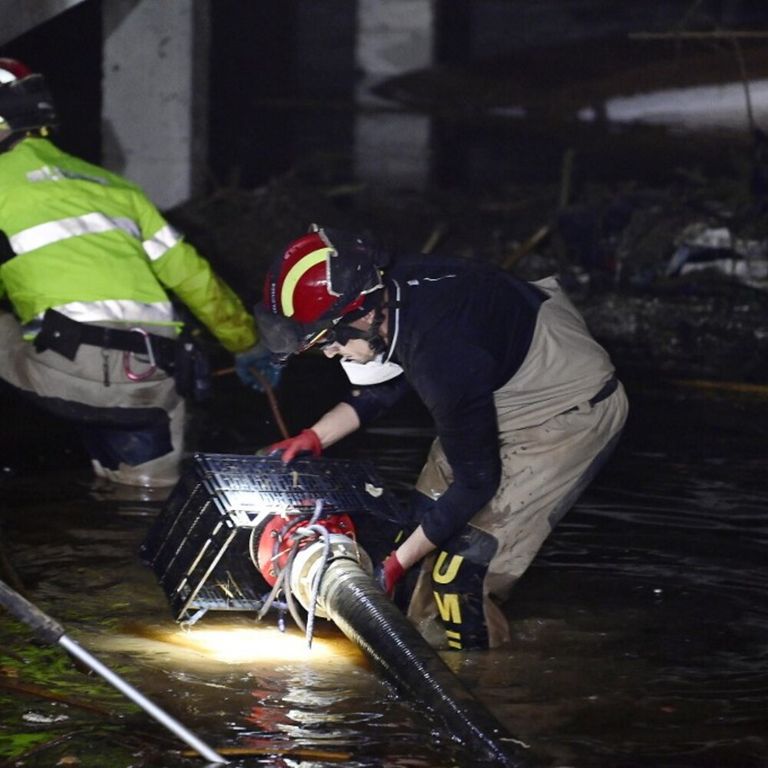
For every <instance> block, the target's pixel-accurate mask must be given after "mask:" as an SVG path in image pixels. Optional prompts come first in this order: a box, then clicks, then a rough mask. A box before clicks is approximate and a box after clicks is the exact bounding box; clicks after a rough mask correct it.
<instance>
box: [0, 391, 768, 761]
mask: <svg viewBox="0 0 768 768" xmlns="http://www.w3.org/2000/svg"><path fill="white" fill-rule="evenodd" d="M630 394H632V393H631V392H630ZM632 402H633V411H632V417H631V420H630V424H629V427H628V430H627V433H626V434H625V437H624V440H623V442H622V444H621V446H620V448H619V450H618V452H617V454H616V455H615V457H614V459H613V460H612V462H611V463H610V465H609V466H608V467H607V468H606V470H605V471H604V472H603V474H602V475H601V476H600V477H599V478H598V480H597V481H596V483H595V484H594V485H593V487H592V488H590V489H589V490H588V492H587V493H586V494H585V496H584V497H583V498H582V500H581V501H580V502H579V504H578V505H577V507H576V508H575V509H574V510H572V511H571V512H570V513H569V514H568V515H567V516H566V517H565V519H564V521H563V522H562V523H561V525H560V527H559V528H558V529H557V530H556V531H555V532H554V533H553V535H552V536H551V537H550V539H549V541H548V542H547V544H546V545H545V547H544V549H543V550H542V552H541V553H540V556H539V558H538V559H537V561H536V562H535V564H534V565H533V566H532V567H531V569H530V570H529V572H528V573H527V574H526V576H525V578H524V579H523V580H521V582H520V583H519V584H518V586H517V587H516V589H515V592H514V595H513V598H512V600H511V601H510V603H509V604H508V606H507V611H508V614H509V616H510V618H511V620H512V625H513V640H512V643H511V644H510V646H509V647H506V648H503V649H497V650H495V651H492V652H484V653H478V652H475V653H470V654H464V655H456V654H451V655H446V656H445V659H446V662H447V663H448V665H449V666H450V667H451V668H452V669H453V670H454V671H455V672H456V674H458V675H459V676H460V677H461V678H462V679H463V680H465V682H466V683H467V684H468V685H469V686H470V688H471V689H472V690H473V691H474V692H475V694H476V695H477V696H478V698H480V699H482V701H483V702H484V703H486V704H487V705H488V707H489V708H491V709H492V711H493V712H494V713H495V714H496V715H497V716H498V717H499V719H500V720H502V722H504V724H505V725H507V727H508V729H509V730H510V731H511V732H512V733H513V734H515V736H517V737H518V738H520V739H521V740H522V741H524V742H525V743H527V744H529V745H531V749H530V750H529V751H530V755H531V764H532V765H541V766H570V765H573V766H579V768H582V767H584V768H592V767H593V766H594V767H595V768H597V767H598V766H599V767H600V768H608V767H609V766H610V767H611V768H614V767H615V766H622V767H624V766H628V767H631V766H638V767H639V766H653V768H659V767H660V766H681V767H683V766H684V767H685V768H694V767H695V768H707V767H708V766H712V767H713V768H714V766H718V767H719V766H740V768H750V766H764V765H766V764H768V742H767V741H766V737H765V735H764V734H765V733H768V727H766V726H767V725H768V723H767V722H766V715H765V712H766V711H767V710H766V705H767V704H768V664H767V663H766V661H767V660H768V600H766V587H767V586H768V583H767V582H768V576H767V575H766V571H765V562H766V543H767V542H766V539H767V538H768V513H767V512H766V508H767V507H768V505H767V504H766V502H767V501H768V479H766V478H767V477H768V473H766V471H765V469H766V467H765V464H766V462H765V458H764V455H765V454H764V445H765V440H764V438H765V435H764V433H763V431H762V428H761V426H760V424H761V423H762V417H763V411H764V407H765V406H764V403H762V402H759V401H736V402H734V401H718V400H706V399H703V398H702V399H686V398H684V397H677V398H676V399H674V400H673V401H672V402H669V400H662V399H657V398H656V397H654V396H650V395H646V396H644V395H643V394H642V393H639V394H638V393H636V394H635V396H634V397H633V398H632ZM430 434H431V433H430V431H429V429H426V428H424V427H423V426H419V425H418V424H417V425H414V424H412V423H409V421H408V416H407V415H404V416H403V415H401V416H400V417H398V418H396V419H394V420H393V421H391V422H389V423H387V424H383V425H381V426H380V427H379V428H378V429H377V430H374V431H372V434H370V435H369V436H367V437H365V438H363V439H360V440H358V442H357V443H356V444H355V445H354V451H355V455H360V456H362V457H364V458H370V459H372V460H373V461H375V463H376V464H377V466H378V467H379V469H380V471H381V472H382V474H383V475H384V476H385V479H386V480H387V481H388V482H389V483H391V484H392V485H393V487H396V489H405V488H406V487H407V486H408V485H409V484H410V483H411V482H412V480H413V478H414V476H415V473H416V472H417V471H418V468H419V466H420V462H421V460H422V457H423V455H424V452H425V451H426V448H427V446H428V444H429V440H430ZM403 436H405V437H406V440H405V441H403ZM403 442H405V449H403V445H402V443H403ZM51 480H52V478H46V477H40V478H36V479H35V483H37V484H38V485H37V487H38V488H41V487H42V485H41V484H42V483H45V482H50V481H51ZM58 481H59V482H63V483H64V485H65V486H66V483H67V480H66V479H64V480H63V481H62V479H61V478H59V479H58ZM69 483H70V485H69V486H66V488H68V489H69V490H66V489H65V490H64V491H63V492H59V493H58V500H57V499H56V498H54V496H56V494H54V493H52V492H43V493H39V494H38V495H37V497H34V496H33V495H30V494H29V493H28V492H26V493H22V492H21V491H12V494H11V496H12V497H11V499H10V502H9V504H8V507H7V509H6V510H5V512H4V515H3V520H4V522H3V534H4V541H5V547H6V549H7V554H8V555H9V556H10V558H11V560H12V562H13V564H14V567H15V568H16V570H17V571H18V573H19V574H20V575H21V577H22V578H23V580H24V582H25V583H26V584H27V585H28V588H29V590H30V596H31V597H32V598H33V599H35V600H36V601H37V602H39V604H40V605H41V607H43V608H44V609H45V610H46V611H47V612H49V613H50V614H51V615H52V616H53V617H54V618H56V619H58V620H60V621H61V622H62V623H63V624H64V625H65V627H66V628H67V630H68V632H70V633H71V635H72V636H73V637H74V638H75V639H77V640H78V641H79V642H81V643H82V644H83V645H84V646H86V647H87V648H89V649H90V650H92V651H93V652H94V653H96V654H97V655H98V656H99V658H101V659H102V660H104V661H105V662H106V663H108V664H110V665H114V667H116V668H117V669H118V670H119V671H120V673H121V674H123V675H125V676H126V678H127V679H128V680H129V681H130V682H132V683H133V684H134V685H135V686H136V687H137V688H139V689H140V690H142V692H144V693H146V694H147V695H149V696H150V697H152V698H153V699H155V700H156V701H157V702H158V703H159V704H160V705H161V706H163V707H164V708H167V709H168V710H169V711H170V712H172V713H173V714H174V715H175V716H176V717H178V718H179V719H180V720H181V721H182V722H183V723H184V724H185V725H187V726H188V727H190V728H191V729H192V730H193V731H195V732H196V733H198V735H200V736H201V737H203V738H205V739H206V740H207V741H209V742H210V743H212V744H213V745H214V746H216V747H237V748H239V749H241V751H246V752H247V751H249V750H250V754H249V755H243V754H240V755H238V756H233V758H232V759H233V761H234V764H235V765H242V766H255V765H260V766H266V765H269V766H287V765H303V766H310V765H311V766H325V765H338V764H344V765H351V766H374V765H376V766H403V767H404V766H416V765H421V766H441V767H442V766H447V765H452V764H455V765H468V764H470V762H472V761H470V762H467V760H468V758H467V755H466V754H465V753H463V752H462V750H461V746H460V745H457V744H455V743H453V742H451V740H450V738H448V737H447V735H446V734H439V733H437V732H436V728H435V724H434V723H433V722H431V721H430V720H429V719H428V718H427V717H425V715H424V713H423V712H420V711H419V707H418V706H417V705H414V704H412V703H410V702H408V701H407V700H404V699H403V698H401V697H398V696H397V694H396V692H395V691H394V690H393V689H392V688H391V687H390V686H389V685H388V684H387V683H385V682H383V681H382V680H381V679H380V678H379V677H378V676H377V675H376V674H375V672H374V671H373V670H372V669H371V668H370V666H369V664H368V662H367V661H366V660H365V659H364V658H363V656H362V654H361V653H360V652H359V651H357V649H355V648H353V647H352V646H351V645H350V644H349V643H348V642H347V641H346V640H345V639H344V638H342V637H340V636H339V635H338V633H336V631H335V630H334V629H333V628H332V627H327V626H322V625H321V627H320V629H319V632H320V640H319V641H318V647H321V646H322V647H324V648H325V649H326V650H327V651H328V652H329V655H326V656H324V657H323V658H322V659H321V658H319V655H316V656H314V657H312V658H307V656H306V654H305V653H304V652H303V651H302V652H298V653H297V654H296V656H295V657H292V658H291V657H289V656H285V657H281V658H280V659H275V658H266V652H265V653H264V655H263V656H264V657H263V658H259V652H258V651H259V648H258V643H259V642H260V641H259V639H258V637H259V632H262V633H263V639H264V642H265V643H266V637H267V636H272V635H273V634H274V630H273V629H272V628H271V627H269V628H264V629H257V630H255V633H256V634H255V636H254V644H255V645H256V646H257V647H256V648H255V651H256V653H255V656H254V657H251V658H249V659H247V660H243V659H240V660H237V659H235V660H232V659H230V660H229V663H224V662H223V661H221V660H215V659H211V658H208V657H206V656H204V655H202V654H201V653H199V652H197V651H195V650H192V649H190V648H186V647H183V646H182V645H180V644H179V643H178V642H173V641H171V640H169V634H168V633H172V632H175V631H176V628H175V625H174V622H173V621H172V619H171V616H170V612H169V609H168V606H167V604H166V602H165V598H164V596H163V594H162V592H161V590H160V589H159V587H158V586H157V584H156V582H155V580H154V577H153V575H152V574H151V573H150V572H149V571H148V569H147V568H145V567H144V566H143V565H141V563H140V562H139V560H138V558H137V555H136V553H137V549H138V545H139V544H140V542H141V540H142V539H143V536H144V533H145V531H146V529H147V526H148V524H149V521H150V518H149V517H147V516H142V515H141V514H136V507H133V508H131V507H130V506H128V505H123V506H122V507H121V506H120V505H119V504H117V505H114V504H113V505H112V506H111V507H110V506H109V505H106V506H105V505H104V504H103V503H101V504H99V503H95V502H90V501H88V500H87V499H84V498H83V494H82V492H80V491H77V490H74V489H72V487H71V485H72V479H71V478H70V479H69ZM26 490H27V491H29V489H28V488H27V489H26ZM131 510H133V511H131ZM124 512H125V514H124ZM43 521H44V524H41V523H42V522H43ZM226 621H232V619H231V618H227V619H226ZM222 623H225V620H224V619H223V618H220V617H211V618H210V619H208V618H206V619H204V620H203V622H202V623H201V625H200V629H201V630H203V629H206V628H208V627H213V626H214V625H218V624H222ZM236 623H237V624H238V626H247V627H248V628H250V629H252V619H251V617H247V616H246V617H238V618H237V619H236ZM194 631H195V630H194V629H193V630H192V632H193V633H194ZM289 636H290V637H291V639H301V635H300V634H299V633H298V631H294V630H291V631H290V632H289ZM294 636H295V637H294ZM0 640H1V641H2V647H3V648H4V649H6V651H5V652H6V653H7V654H12V655H10V656H4V657H2V659H3V664H2V667H3V674H5V675H7V674H9V673H10V672H9V670H11V667H13V664H12V660H13V658H14V656H15V657H21V658H23V657H24V656H25V654H26V653H28V652H29V644H28V643H29V638H28V636H27V635H26V634H25V633H23V632H19V630H18V626H17V625H15V624H14V623H13V622H12V621H10V620H9V619H8V618H7V617H0ZM286 645H287V643H286ZM52 653H55V652H52ZM9 658H10V659H11V661H7V659H9ZM65 666H66V665H65ZM14 669H15V670H16V671H15V673H14V674H18V675H19V676H21V677H23V676H25V675H27V674H28V672H27V671H26V670H25V666H24V664H21V665H19V664H16V666H15V667H14ZM36 674H41V673H40V672H39V670H38V671H37V673H36ZM56 674H57V675H58V677H57V678H56V680H55V681H54V680H50V681H49V684H50V685H53V684H54V683H56V684H57V685H62V686H63V688H64V689H65V690H66V687H67V685H68V684H70V683H71V682H73V681H75V680H77V679H79V678H80V677H81V675H80V673H78V672H76V671H75V670H70V671H64V672H62V671H61V670H59V671H57V673H56ZM42 676H43V677H45V675H44V671H43V673H42ZM103 700H104V701H105V702H107V704H108V707H109V708H110V709H113V710H114V709H115V708H116V709H117V710H118V711H120V712H124V711H126V709H128V710H130V708H126V707H125V706H122V707H120V705H118V704H117V703H116V702H115V697H114V695H112V694H106V693H105V694H104V695H103ZM29 711H35V712H42V713H44V714H45V713H48V714H51V713H56V714H62V713H63V714H65V715H66V716H67V717H69V718H70V720H69V722H68V723H66V724H65V725H64V726H61V727H62V729H65V726H66V727H68V728H69V729H70V730H72V731H74V733H73V735H72V736H71V737H70V738H69V739H68V740H67V742H66V749H65V751H64V752H63V753H61V754H64V753H67V754H80V755H81V756H82V758H83V763H82V764H83V765H89V764H91V763H89V762H88V760H87V757H88V754H89V749H90V750H93V749H94V746H93V745H94V743H98V741H99V739H98V738H94V736H93V731H89V732H88V733H86V732H85V731H83V730H82V723H83V718H84V717H85V716H84V715H82V714H81V713H77V714H75V713H74V712H73V711H72V709H71V708H70V707H68V706H66V705H62V704H53V703H51V702H48V701H44V700H36V699H34V698H31V699H30V698H27V697H24V696H20V695H18V694H15V695H13V694H7V693H6V692H4V691H3V690H0V714H2V716H3V717H2V721H3V723H7V724H10V727H13V728H16V729H24V728H31V727H32V726H31V725H30V724H29V723H28V722H27V721H25V720H24V719H23V715H24V713H26V712H29ZM102 721H103V718H102V720H98V719H97V720H96V721H94V723H90V726H92V727H93V728H95V729H96V732H97V733H102V738H105V739H106V737H105V736H104V734H105V733H106V734H108V733H109V732H108V731H105V730H104V729H106V728H107V727H108V725H107V724H105V722H102ZM106 722H108V721H106ZM137 723H141V730H142V731H144V732H146V733H148V734H150V735H151V736H152V738H155V739H156V740H157V741H158V742H160V743H162V744H163V745H164V748H165V749H166V750H167V749H169V748H174V747H178V746H179V745H176V744H175V743H174V741H173V739H172V738H169V737H168V736H167V735H165V734H162V732H161V729H160V727H159V726H156V725H154V724H152V723H147V722H146V718H144V717H142V716H141V715H138V714H137V715H131V716H129V717H126V716H125V715H122V716H118V717H117V719H116V720H115V721H112V725H111V726H109V727H113V728H117V732H118V735H121V734H122V732H123V731H125V732H126V733H127V732H129V731H131V730H132V729H135V728H136V724H137ZM46 727H47V728H48V729H49V731H51V732H52V733H53V732H55V727H54V726H52V725H48V726H46ZM5 728H6V730H2V729H0V748H2V745H3V744H4V741H3V737H4V736H5V735H6V734H7V728H8V726H5ZM78 729H80V730H78ZM113 741H114V742H115V743H116V744H117V745H118V746H114V750H116V751H115V752H114V753H112V752H110V753H108V754H107V753H106V752H105V748H104V747H103V746H102V748H101V763H100V764H101V765H102V766H104V767H105V768H109V766H112V765H114V766H119V765H128V764H129V763H130V761H131V760H133V761H134V762H133V764H134V765H139V764H141V763H138V762H136V758H135V756H134V757H133V758H129V752H130V750H128V748H127V747H126V748H119V743H120V738H116V739H114V740H113ZM298 748H300V749H303V750H305V755H309V754H310V752H311V755H312V757H300V756H295V757H290V756H281V757H277V756H274V755H276V754H278V753H283V752H289V751H290V750H291V749H298ZM270 753H272V755H273V756H270ZM52 754H53V750H49V751H48V752H42V753H40V756H39V758H34V757H32V758H30V759H29V760H28V761H27V762H25V765H28V766H34V765H52V764H55V762H56V761H55V760H54V761H53V762H50V759H51V755H52ZM134 754H135V745H134ZM94 759H95V758H94ZM36 760H37V762H36ZM164 760H165V763H164V764H166V765H176V764H178V765H184V764H186V762H185V759H183V758H178V759H177V758H174V757H173V756H172V755H169V756H168V757H167V758H164ZM121 761H122V762H121ZM94 764H99V763H98V762H97V763H94Z"/></svg>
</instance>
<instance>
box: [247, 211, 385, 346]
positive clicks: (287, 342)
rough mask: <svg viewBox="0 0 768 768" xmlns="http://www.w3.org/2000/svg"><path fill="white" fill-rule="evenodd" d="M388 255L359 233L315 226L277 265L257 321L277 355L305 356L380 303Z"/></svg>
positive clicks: (265, 339) (270, 272)
mask: <svg viewBox="0 0 768 768" xmlns="http://www.w3.org/2000/svg"><path fill="white" fill-rule="evenodd" d="M386 262H387V258H386V254H385V253H384V252H383V251H381V250H380V249H379V248H378V247H377V246H376V245H375V244H374V243H373V242H372V241H371V240H369V239H367V238H365V237H362V236H360V235H355V234H350V233H348V232H342V231H339V230H335V229H327V228H321V227H318V226H317V225H312V228H311V229H310V231H309V232H308V233H307V234H306V235H303V236H302V237H299V238H297V239H296V240H294V241H292V242H291V243H290V244H289V245H288V247H287V248H286V249H285V251H284V252H283V253H282V254H281V255H280V256H279V257H278V258H277V259H276V260H275V261H274V263H273V264H272V266H271V268H270V270H269V272H268V273H267V277H266V280H265V282H264V298H263V301H262V303H261V304H260V305H259V306H258V307H257V308H256V320H257V322H258V324H259V328H260V330H261V334H262V337H263V340H264V343H265V344H266V346H267V347H268V348H269V349H270V351H271V352H273V353H274V354H276V355H279V356H281V357H287V356H288V355H292V354H295V353H297V352H302V351H304V350H305V349H308V348H309V347H311V346H312V345H313V344H316V343H318V342H321V341H322V340H323V338H324V337H325V336H327V334H328V332H329V331H331V330H332V329H334V328H337V327H338V326H340V325H343V324H346V323H349V322H352V321H353V320H355V319H357V318H358V317H362V316H363V315H365V314H366V313H367V312H369V311H370V310H371V309H373V308H374V307H377V306H379V305H380V303H381V297H382V294H383V291H382V288H383V283H382V268H383V267H384V266H385V265H386Z"/></svg>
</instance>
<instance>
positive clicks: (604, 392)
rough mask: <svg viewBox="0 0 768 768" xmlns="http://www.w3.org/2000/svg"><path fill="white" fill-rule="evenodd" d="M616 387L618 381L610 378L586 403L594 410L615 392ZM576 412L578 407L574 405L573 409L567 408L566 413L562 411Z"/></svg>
mask: <svg viewBox="0 0 768 768" xmlns="http://www.w3.org/2000/svg"><path fill="white" fill-rule="evenodd" d="M618 386H619V380H618V379H617V378H616V377H615V376H613V377H611V378H610V379H608V381H606V382H605V384H603V386H602V387H600V389H599V390H598V392H597V394H596V395H595V396H594V397H591V398H590V399H589V400H588V401H587V402H588V403H589V405H590V406H592V407H593V408H594V406H596V405H597V404H598V403H602V402H603V400H606V399H608V398H609V397H610V396H611V395H612V394H613V393H614V392H615V391H616V388H617V387H618ZM578 410H579V406H578V405H574V406H573V408H569V409H568V410H567V411H563V413H571V412H572V411H578Z"/></svg>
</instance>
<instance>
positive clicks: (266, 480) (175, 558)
mask: <svg viewBox="0 0 768 768" xmlns="http://www.w3.org/2000/svg"><path fill="white" fill-rule="evenodd" d="M318 502H320V504H321V513H320V514H321V518H322V517H323V516H326V515H330V514H341V513H345V514H348V515H349V516H350V517H351V518H352V520H353V521H354V522H355V524H356V525H357V524H358V523H360V526H361V528H362V529H363V530H376V529H380V528H381V526H380V523H381V524H385V523H387V522H388V523H389V524H390V525H391V526H394V527H396V521H397V519H398V516H399V510H398V502H397V500H396V499H395V497H394V495H393V494H392V493H391V492H389V491H388V490H387V489H386V488H385V487H384V484H383V482H382V480H381V478H380V477H379V476H378V474H377V473H376V471H375V470H374V468H373V467H372V466H371V465H370V464H369V463H367V462H359V461H349V460H342V459H326V458H312V459H301V458H299V459H295V460H294V461H292V462H291V463H290V464H289V465H285V464H283V462H282V460H281V459H280V457H279V456H241V455H235V454H203V453H199V454H195V456H194V457H193V460H192V465H191V467H190V468H189V469H188V470H187V471H186V472H185V473H184V475H183V476H182V478H181V479H180V480H179V482H178V484H177V485H176V487H175V488H174V489H173V491H172V492H171V494H170V496H169V497H168V500H167V501H166V503H165V505H164V507H163V509H162V510H161V512H160V514H159V515H158V517H157V519H156V520H155V522H154V524H153V525H152V527H151V528H150V530H149V532H148V534H147V537H146V539H145V541H144V543H143V544H142V546H141V554H142V557H143V559H144V560H145V561H146V562H147V563H148V565H150V567H151V568H152V569H153V570H154V572H155V575H156V576H157V578H158V580H159V582H160V585H161V587H162V588H163V590H164V592H165V594H166V597H167V598H168V601H169V603H170V605H171V609H172V611H173V614H174V616H175V618H176V620H177V621H188V620H190V619H192V617H193V616H197V617H199V616H200V615H202V614H203V613H204V612H205V611H208V610H220V611H258V610H259V609H260V608H261V606H262V604H263V602H264V598H265V597H266V595H267V594H268V592H269V590H270V587H269V585H268V584H267V583H266V582H265V581H264V579H263V578H262V577H261V575H260V574H259V572H258V571H257V569H256V567H255V566H254V564H253V562H252V561H251V556H250V539H251V536H252V535H256V536H257V535H258V533H259V530H260V529H261V528H263V527H264V526H265V525H266V523H267V522H268V521H269V520H270V519H271V518H272V516H273V515H276V514H280V515H284V516H287V517H290V516H296V515H305V516H310V515H312V513H313V512H315V510H316V509H317V508H318ZM372 520H373V521H375V522H374V524H373V525H371V521H372ZM361 543H362V544H363V546H364V547H365V542H361ZM372 544H373V547H374V549H377V546H376V542H372ZM386 544H387V543H386V542H385V546H386ZM369 554H370V552H369Z"/></svg>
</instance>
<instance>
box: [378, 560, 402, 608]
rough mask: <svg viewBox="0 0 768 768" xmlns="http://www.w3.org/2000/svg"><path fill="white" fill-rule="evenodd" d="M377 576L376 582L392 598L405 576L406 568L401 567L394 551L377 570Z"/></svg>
mask: <svg viewBox="0 0 768 768" xmlns="http://www.w3.org/2000/svg"><path fill="white" fill-rule="evenodd" d="M375 575H376V581H377V582H378V584H379V586H380V587H381V589H382V590H383V591H384V593H385V594H386V595H387V597H392V596H393V595H394V593H395V587H396V586H397V583H398V582H399V581H400V579H402V578H403V576H405V568H403V566H402V565H400V561H399V560H398V559H397V555H396V554H395V553H394V551H392V552H390V553H389V555H387V557H386V558H385V559H384V562H383V563H382V564H381V565H380V566H379V567H378V568H377V569H376V574H375Z"/></svg>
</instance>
